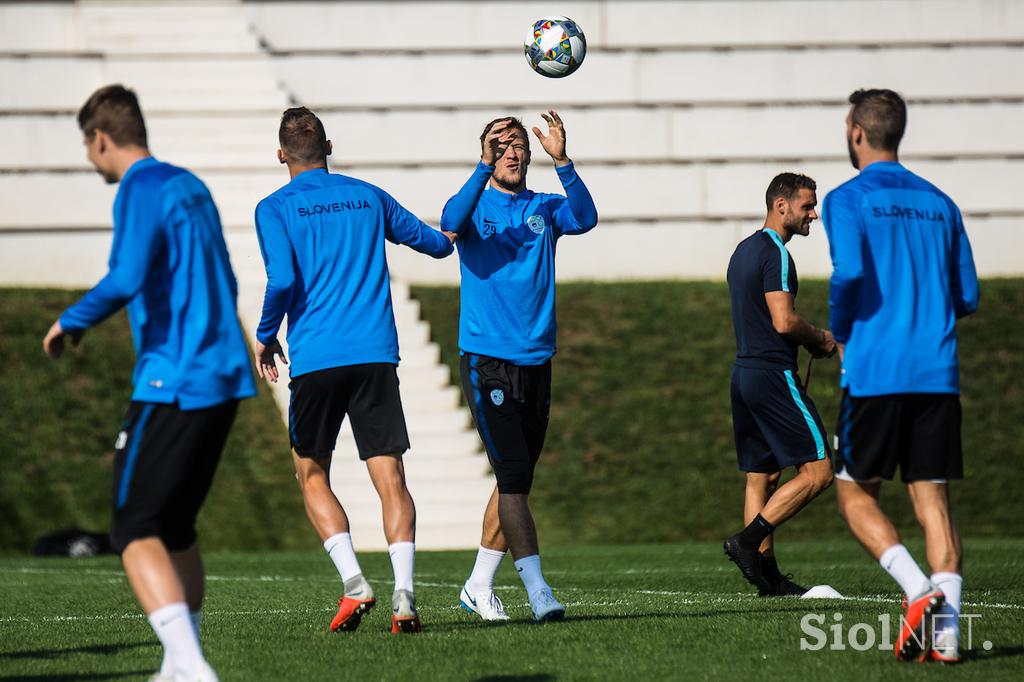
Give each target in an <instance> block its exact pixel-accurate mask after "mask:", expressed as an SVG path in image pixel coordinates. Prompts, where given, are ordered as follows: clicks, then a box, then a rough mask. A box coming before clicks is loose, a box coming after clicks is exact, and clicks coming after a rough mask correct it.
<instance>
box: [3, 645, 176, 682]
mask: <svg viewBox="0 0 1024 682" xmlns="http://www.w3.org/2000/svg"><path fill="white" fill-rule="evenodd" d="M155 646H159V643H158V642H156V641H153V642H127V643H124V644H90V645H89V646H76V647H71V648H68V649H31V650H29V651H10V652H6V653H0V659H7V658H13V659H18V658H59V657H60V656H67V655H69V654H98V655H100V656H116V655H117V654H119V653H121V652H122V651H124V650H125V649H139V648H143V647H155ZM6 679H11V678H9V677H0V680H6Z"/></svg>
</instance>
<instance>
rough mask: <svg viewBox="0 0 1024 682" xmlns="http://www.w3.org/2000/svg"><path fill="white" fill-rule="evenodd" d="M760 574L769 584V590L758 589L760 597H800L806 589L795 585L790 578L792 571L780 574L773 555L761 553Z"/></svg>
mask: <svg viewBox="0 0 1024 682" xmlns="http://www.w3.org/2000/svg"><path fill="white" fill-rule="evenodd" d="M761 575H763V576H764V578H765V580H767V581H768V583H769V584H770V585H771V589H770V590H768V591H764V590H761V591H760V596H762V597H790V596H795V597H800V596H802V595H803V593H804V592H806V591H807V588H806V587H803V586H802V585H797V584H796V583H795V582H793V581H792V580H790V578H792V577H793V574H792V573H789V574H787V575H782V573H781V572H780V571H779V564H778V563H777V562H776V561H775V557H774V556H765V555H764V554H762V555H761Z"/></svg>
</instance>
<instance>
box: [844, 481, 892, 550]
mask: <svg viewBox="0 0 1024 682" xmlns="http://www.w3.org/2000/svg"><path fill="white" fill-rule="evenodd" d="M881 488H882V483H881V481H871V482H864V481H843V480H839V481H836V499H837V500H838V502H839V514H840V515H841V516H842V517H843V519H845V520H846V525H847V526H849V527H850V532H851V533H853V537H854V538H856V539H857V542H859V543H860V544H861V545H862V546H863V547H864V549H866V550H867V551H868V554H870V555H871V556H873V557H874V558H875V559H879V558H880V557H881V556H882V553H883V552H885V550H887V549H889V548H890V547H892V546H894V545H898V544H899V543H900V535H899V533H898V532H897V531H896V526H894V525H893V524H892V521H890V520H889V517H888V516H886V515H885V513H884V512H883V511H882V509H881V507H879V506H878V494H879V492H880V491H881Z"/></svg>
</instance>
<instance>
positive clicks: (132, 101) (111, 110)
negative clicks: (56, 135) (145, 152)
mask: <svg viewBox="0 0 1024 682" xmlns="http://www.w3.org/2000/svg"><path fill="white" fill-rule="evenodd" d="M78 127H79V128H80V129H81V131H82V132H83V133H84V134H85V135H86V136H87V137H89V138H90V139H91V138H92V136H93V135H94V134H95V133H96V131H97V130H102V131H103V132H105V133H106V134H107V135H109V136H110V139H111V140H112V141H113V142H114V144H116V145H117V146H118V147H127V146H129V145H135V146H138V147H144V148H145V147H148V146H149V144H148V141H147V138H146V121H145V120H143V118H142V109H141V108H140V107H139V98H138V97H136V96H135V93H134V92H133V91H131V90H129V89H128V88H126V87H124V86H123V85H120V84H117V85H107V86H104V87H102V88H100V89H99V90H97V91H96V92H94V93H92V95H90V96H89V99H87V100H86V101H85V104H83V105H82V108H81V109H79V110H78Z"/></svg>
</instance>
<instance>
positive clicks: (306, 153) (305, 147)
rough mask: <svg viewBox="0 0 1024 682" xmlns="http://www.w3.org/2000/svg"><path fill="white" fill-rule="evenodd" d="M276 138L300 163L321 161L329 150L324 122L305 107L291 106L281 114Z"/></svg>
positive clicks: (286, 151)
mask: <svg viewBox="0 0 1024 682" xmlns="http://www.w3.org/2000/svg"><path fill="white" fill-rule="evenodd" d="M277 139H278V140H279V141H280V143H281V149H283V150H284V152H285V153H286V154H287V155H288V156H289V157H291V158H292V159H294V160H296V161H300V162H302V163H315V162H317V161H323V160H325V159H326V158H327V153H328V152H329V151H330V150H329V149H328V148H327V133H326V132H325V131H324V124H323V123H321V122H320V119H319V118H317V116H316V114H314V113H313V112H312V111H310V110H309V109H307V108H306V107H292V108H291V109H286V110H285V112H284V113H283V114H281V127H280V129H279V130H278V132H277Z"/></svg>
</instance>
